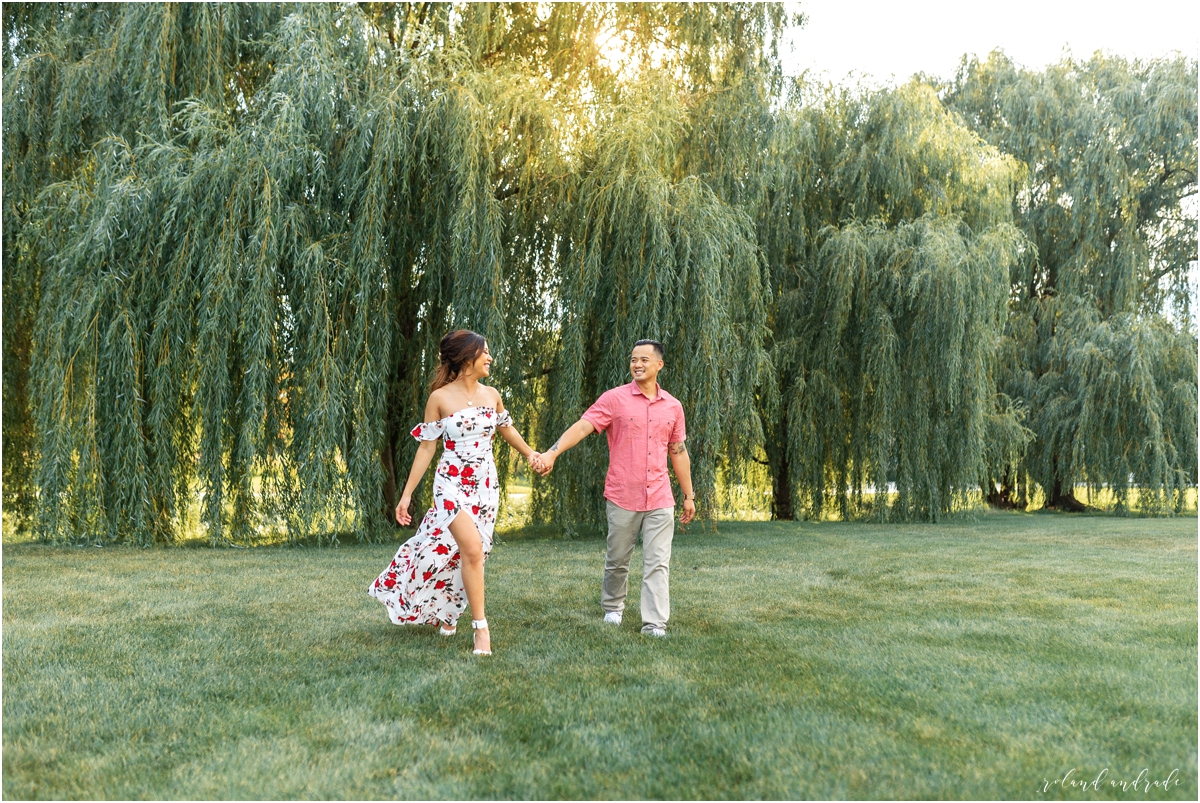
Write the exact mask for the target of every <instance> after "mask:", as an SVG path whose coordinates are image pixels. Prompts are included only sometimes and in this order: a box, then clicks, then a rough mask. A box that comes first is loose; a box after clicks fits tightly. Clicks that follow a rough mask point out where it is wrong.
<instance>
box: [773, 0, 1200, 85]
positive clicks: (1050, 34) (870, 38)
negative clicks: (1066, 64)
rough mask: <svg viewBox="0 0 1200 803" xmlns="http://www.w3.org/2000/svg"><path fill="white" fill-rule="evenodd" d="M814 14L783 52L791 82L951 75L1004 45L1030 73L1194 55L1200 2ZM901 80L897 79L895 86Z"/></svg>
mask: <svg viewBox="0 0 1200 803" xmlns="http://www.w3.org/2000/svg"><path fill="white" fill-rule="evenodd" d="M797 7H799V9H800V10H801V11H803V12H804V13H805V14H806V15H807V16H808V21H807V22H806V23H805V25H804V27H802V28H800V29H799V30H797V31H795V32H794V33H793V35H792V41H793V43H794V45H795V50H794V51H793V52H792V53H788V52H787V47H786V45H785V47H783V48H782V52H781V53H780V56H781V57H782V59H783V63H784V70H785V72H787V73H788V74H789V75H796V74H799V73H800V72H802V71H804V70H806V69H811V70H812V73H810V76H811V77H813V78H817V79H824V80H829V81H833V82H835V83H842V82H843V81H844V80H845V79H846V77H847V75H848V74H851V73H853V74H854V75H855V76H859V75H861V76H863V77H866V78H867V82H868V83H870V84H876V85H877V84H881V83H895V82H902V81H904V80H905V79H907V78H908V77H909V76H911V75H912V74H913V73H915V72H926V73H930V74H933V75H936V76H938V77H941V78H951V77H953V75H954V72H955V70H956V69H957V68H958V62H959V59H960V58H961V57H962V54H963V53H972V54H978V55H980V56H984V55H986V54H987V53H989V52H991V51H992V50H993V49H995V48H997V47H999V48H1001V49H1003V50H1004V52H1005V53H1007V54H1008V56H1009V58H1011V59H1013V60H1014V61H1016V62H1018V63H1019V64H1022V65H1024V66H1026V67H1032V68H1041V67H1044V66H1046V65H1047V64H1050V63H1053V62H1056V61H1058V60H1059V59H1060V58H1061V56H1062V54H1063V48H1064V47H1069V48H1070V50H1071V53H1072V54H1073V55H1074V56H1076V57H1084V58H1086V57H1088V56H1090V55H1091V54H1092V53H1093V52H1094V51H1096V50H1104V51H1107V52H1111V53H1115V54H1117V55H1121V56H1126V57H1135V56H1136V57H1149V56H1162V55H1167V54H1169V53H1171V52H1172V51H1176V50H1178V51H1180V52H1182V53H1184V54H1186V55H1190V56H1191V57H1192V58H1196V57H1197V52H1198V47H1197V44H1198V42H1200V2H1196V1H1195V0H1190V1H1189V0H1121V1H1120V2H1115V1H1114V0H1003V1H1002V2H977V3H972V2H970V1H969V0H907V2H906V1H905V0H896V1H895V2H882V1H881V0H802V2H799V3H788V8H789V10H792V11H794V10H795V9H796V8H797ZM893 78H894V80H893Z"/></svg>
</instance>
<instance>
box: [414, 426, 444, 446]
mask: <svg viewBox="0 0 1200 803" xmlns="http://www.w3.org/2000/svg"><path fill="white" fill-rule="evenodd" d="M411 434H412V436H413V437H414V438H416V439H417V440H419V441H436V440H437V439H438V438H440V437H442V422H441V421H426V422H425V423H423V424H417V425H416V426H415V427H413V430H412V433H411Z"/></svg>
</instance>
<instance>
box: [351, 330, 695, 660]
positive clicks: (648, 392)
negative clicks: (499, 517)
mask: <svg viewBox="0 0 1200 803" xmlns="http://www.w3.org/2000/svg"><path fill="white" fill-rule="evenodd" d="M439 354H440V362H439V364H438V368H437V373H436V375H435V376H434V379H433V383H432V385H431V388H430V394H429V402H428V403H427V404H426V405H425V423H422V424H419V425H418V426H416V427H414V428H413V430H412V436H413V437H414V438H416V439H417V440H419V441H421V445H420V446H419V447H418V448H417V454H416V456H415V457H414V458H413V464H412V470H411V471H410V472H409V475H408V481H407V482H406V483H405V484H404V491H403V493H402V494H401V496H400V503H399V504H398V505H397V506H396V520H397V521H398V522H400V524H409V523H410V522H411V521H412V517H411V515H410V514H409V512H408V510H409V507H410V505H411V504H412V493H413V491H414V490H415V489H416V487H417V485H418V484H419V483H420V482H421V478H422V477H424V476H425V471H426V469H428V468H429V464H430V462H432V460H433V454H434V451H435V449H436V448H437V446H436V442H437V440H438V439H441V440H442V442H443V445H444V447H445V448H444V449H443V451H442V457H441V460H440V461H438V465H437V469H436V470H435V474H434V480H433V507H431V508H430V509H429V510H428V512H426V514H425V517H424V518H423V519H421V523H420V526H419V527H418V528H417V533H416V535H414V536H413V537H412V538H410V539H408V540H407V541H405V542H404V544H403V545H402V546H401V547H400V549H399V550H398V551H397V552H396V556H395V557H394V558H393V559H392V562H391V563H390V564H389V565H388V567H387V568H386V569H384V570H383V572H382V573H381V574H380V575H379V577H377V578H376V579H375V581H374V582H373V583H372V584H371V586H370V588H369V589H368V593H369V594H370V595H371V596H373V597H375V598H376V599H378V600H379V601H380V602H382V603H383V604H384V606H385V608H386V609H387V614H388V618H390V619H391V621H392V622H393V623H394V624H398V625H436V626H437V628H438V632H439V633H440V634H441V635H443V636H452V635H454V633H455V629H456V625H457V623H458V617H459V616H460V615H461V614H462V611H463V608H464V607H465V606H466V605H470V606H471V627H472V628H473V630H474V639H475V643H474V653H475V654H476V655H491V654H492V649H491V634H490V633H489V632H488V623H487V618H486V614H485V611H484V590H483V585H484V584H483V564H484V561H486V560H487V556H488V553H489V552H491V549H492V534H493V530H494V529H495V525H496V512H497V507H498V505H499V501H500V488H499V487H498V485H497V482H496V463H495V460H494V459H493V457H492V437H493V436H494V435H495V434H496V433H497V432H498V433H499V434H500V436H501V437H502V438H504V440H506V441H508V442H509V444H511V445H512V447H513V448H514V449H516V450H517V451H519V452H520V453H521V455H522V456H523V457H525V458H526V459H527V460H528V461H529V464H530V466H531V467H532V468H533V470H534V471H537V472H538V473H539V474H541V475H542V476H543V477H544V476H546V475H548V474H549V473H550V472H551V471H553V470H554V463H555V461H557V460H558V458H559V457H560V456H561V455H562V453H563V452H565V451H567V450H568V449H570V448H571V447H572V446H575V445H576V444H577V443H579V442H580V441H582V440H583V439H584V438H586V437H587V436H588V435H590V434H592V433H593V432H604V433H606V434H607V436H608V453H609V466H608V475H607V477H606V479H605V482H604V498H605V499H606V500H607V509H608V549H607V553H606V555H605V559H604V582H603V587H602V593H601V607H602V608H603V609H604V621H605V622H607V623H609V624H615V625H619V624H620V623H621V614H622V612H623V611H624V609H625V596H626V590H627V588H628V577H629V559H630V557H631V556H632V555H633V547H634V543H635V542H636V541H637V536H638V533H639V532H641V534H642V553H643V560H644V571H643V576H642V611H641V613H642V633H644V634H646V635H651V636H665V635H666V624H667V619H668V618H670V613H671V605H670V599H669V582H668V579H669V573H670V562H671V539H672V538H673V536H674V533H675V499H674V496H673V495H672V493H671V481H670V478H669V476H668V474H667V458H668V453H669V455H670V460H671V465H672V466H673V467H674V469H675V476H676V477H677V478H678V479H679V486H680V488H681V489H682V490H683V499H684V502H683V514H682V516H681V517H680V518H681V521H682V522H683V523H684V524H687V523H688V522H689V521H691V520H692V518H693V517H694V516H695V515H696V503H695V494H694V492H693V491H692V472H691V461H690V459H689V458H688V454H687V448H686V447H685V446H684V440H685V438H686V433H685V427H684V416H683V406H682V405H680V403H679V401H678V400H677V399H676V398H675V397H674V396H671V395H670V394H669V393H667V392H666V391H665V390H663V389H662V388H661V387H659V386H658V380H657V377H658V372H659V371H660V370H662V367H663V347H662V344H661V343H659V342H657V341H654V340H639V341H638V342H637V343H636V344H635V345H634V347H633V352H632V353H631V354H630V357H629V371H630V374H631V375H632V378H633V381H632V382H630V383H629V384H627V385H621V386H620V387H616V388H613V389H612V390H609V391H607V392H606V393H604V395H602V396H601V397H600V398H599V399H597V400H596V403H595V404H593V405H592V406H591V407H589V408H588V409H587V411H586V412H585V413H584V414H583V416H582V417H581V418H580V419H579V420H578V421H577V422H575V423H574V424H573V425H571V427H569V428H568V429H567V431H566V432H564V433H563V434H562V436H561V437H560V438H559V439H558V440H557V441H556V442H555V443H554V445H553V446H551V447H550V448H549V449H548V450H547V451H546V452H544V453H538V452H535V451H534V450H533V449H531V448H530V447H529V445H528V444H527V443H525V440H524V439H523V438H522V437H521V435H520V433H518V432H517V430H516V428H515V427H513V425H512V417H511V416H510V415H509V414H508V411H507V410H505V409H504V402H503V400H502V399H501V398H500V394H499V393H498V392H497V391H496V390H495V389H494V388H491V387H488V386H487V385H483V384H481V383H480V380H481V379H484V378H485V377H487V376H488V375H489V373H490V370H491V369H490V366H491V362H492V355H491V354H490V352H489V351H488V347H487V341H486V340H484V338H483V336H482V335H479V334H476V333H475V332H471V331H468V330H466V329H459V330H457V331H454V332H451V333H450V334H448V335H446V336H445V337H443V338H442V341H441V344H440V348H439Z"/></svg>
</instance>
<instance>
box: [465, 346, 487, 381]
mask: <svg viewBox="0 0 1200 803" xmlns="http://www.w3.org/2000/svg"><path fill="white" fill-rule="evenodd" d="M463 373H465V374H468V375H470V376H473V377H475V378H477V379H483V378H484V377H485V376H489V375H490V374H491V373H492V352H490V351H488V347H487V343H484V344H483V351H482V352H481V353H480V354H479V356H478V357H476V358H475V362H473V363H471V365H470V367H469V368H467V370H466V371H464V372H463Z"/></svg>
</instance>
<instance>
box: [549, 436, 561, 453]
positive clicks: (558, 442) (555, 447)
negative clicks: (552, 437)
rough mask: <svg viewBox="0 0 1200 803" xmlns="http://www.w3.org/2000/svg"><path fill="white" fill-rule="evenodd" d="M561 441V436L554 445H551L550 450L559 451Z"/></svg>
mask: <svg viewBox="0 0 1200 803" xmlns="http://www.w3.org/2000/svg"><path fill="white" fill-rule="evenodd" d="M560 443H562V438H559V439H558V440H556V441H555V442H554V445H553V446H551V447H550V451H552V452H557V451H558V445H559V444H560Z"/></svg>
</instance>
